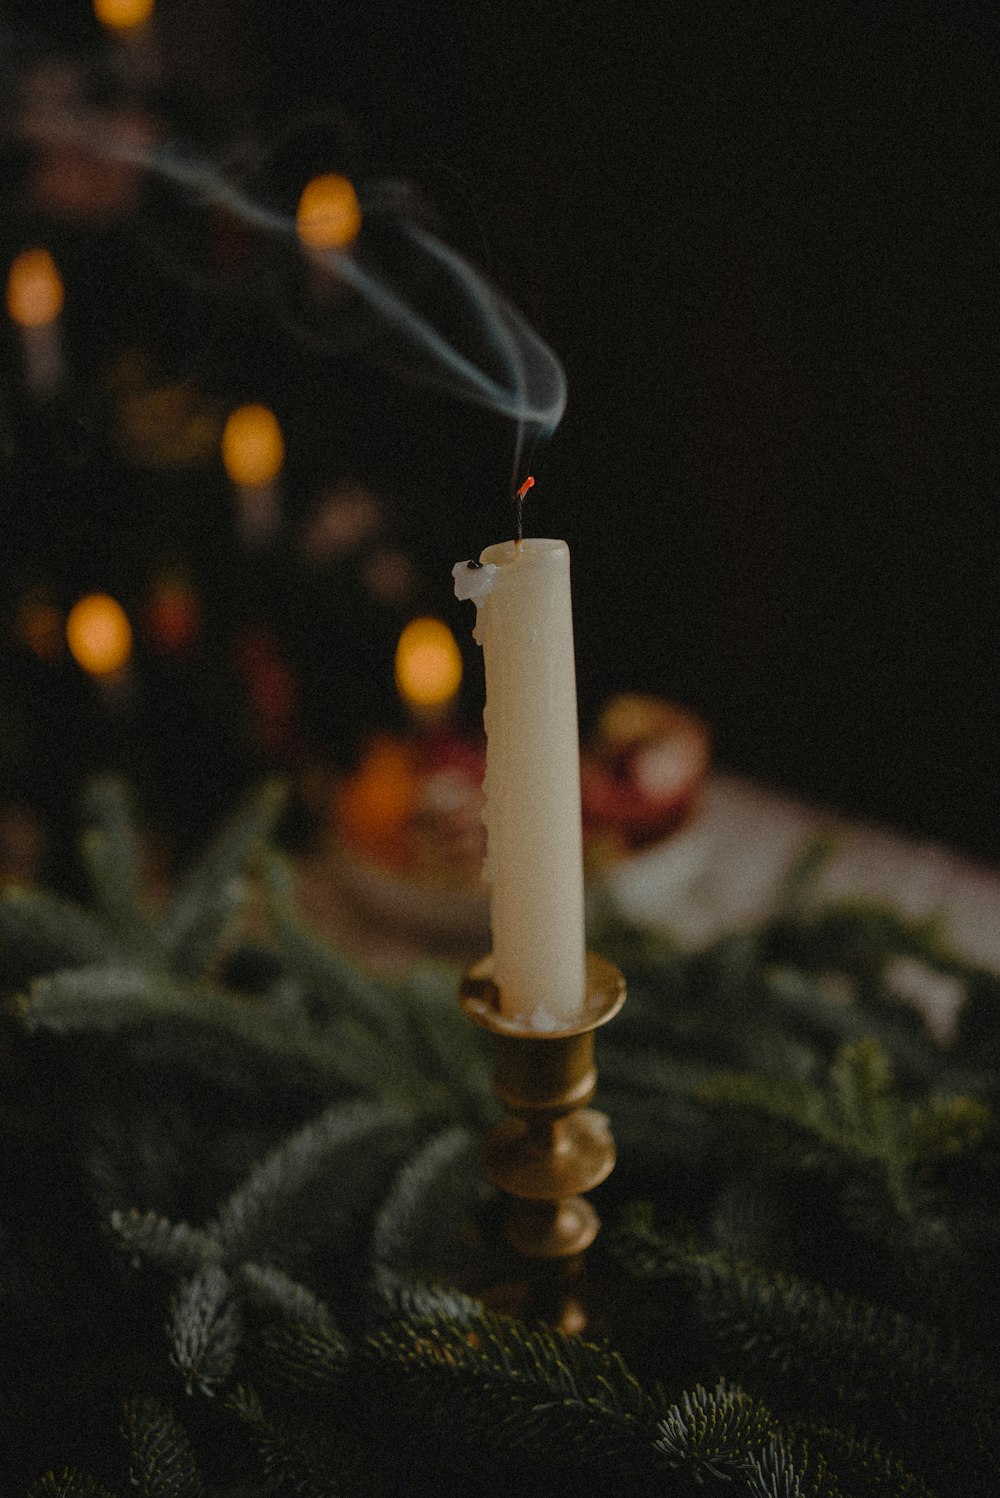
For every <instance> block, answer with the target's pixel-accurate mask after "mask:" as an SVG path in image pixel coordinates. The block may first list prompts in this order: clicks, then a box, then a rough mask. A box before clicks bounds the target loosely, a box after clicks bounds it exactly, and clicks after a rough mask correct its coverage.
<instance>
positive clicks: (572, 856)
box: [453, 538, 586, 1030]
mask: <svg viewBox="0 0 1000 1498" xmlns="http://www.w3.org/2000/svg"><path fill="white" fill-rule="evenodd" d="M480 560H481V566H479V567H476V566H475V564H470V563H468V562H459V563H458V564H457V565H456V566H455V567H454V568H453V575H454V577H455V592H456V594H457V595H458V597H459V598H471V599H472V600H473V601H474V602H475V604H476V607H477V610H478V618H477V621H476V630H475V638H476V640H477V641H478V642H479V644H480V645H481V646H482V647H483V658H484V662H485V666H486V709H485V712H484V714H483V719H484V722H485V724H486V735H487V744H486V781H485V791H486V810H485V812H484V818H485V822H486V838H487V847H486V864H485V866H484V869H483V875H484V878H485V879H486V880H487V881H488V882H489V884H490V885H491V893H490V919H491V924H492V928H493V970H494V979H495V982H496V984H497V987H498V989H499V992H500V1008H501V1013H503V1014H504V1015H506V1016H507V1017H508V1018H510V1019H516V1020H519V1021H520V1022H521V1023H523V1024H526V1025H529V1026H531V1027H532V1028H534V1029H538V1030H554V1029H561V1028H563V1027H564V1026H568V1025H571V1024H573V1023H575V1022H576V1021H577V1020H579V1019H580V1018H582V1015H583V1008H584V994H585V986H586V946H585V939H584V926H583V832H582V823H581V815H580V736H579V727H578V723H577V712H576V674H575V670H574V662H573V615H572V608H571V604H570V588H569V548H568V547H567V545H566V543H565V541H547V540H542V539H538V538H529V539H528V540H525V541H522V542H520V543H517V542H514V541H506V542H503V543H501V544H500V545H498V546H488V547H487V548H486V550H485V551H484V552H483V554H482V557H481V559H480Z"/></svg>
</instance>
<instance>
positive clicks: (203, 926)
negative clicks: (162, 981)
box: [158, 782, 286, 978]
mask: <svg viewBox="0 0 1000 1498" xmlns="http://www.w3.org/2000/svg"><path fill="white" fill-rule="evenodd" d="M285 799H286V797H285V791H284V788H283V787H282V786H281V785H279V784H278V783H277V782H271V783H269V784H267V785H265V786H263V787H262V788H261V789H260V790H259V791H258V792H257V794H256V795H255V796H254V797H253V798H252V799H251V801H250V802H249V803H248V804H247V805H246V806H245V807H243V808H242V809H241V811H240V812H239V814H238V815H237V816H236V817H234V818H233V820H232V821H231V822H230V824H229V826H228V827H227V828H226V829H225V831H224V832H223V833H222V835H221V836H220V837H219V839H218V840H217V841H216V842H215V843H214V844H213V846H212V847H211V848H209V849H208V851H207V852H206V853H205V854H204V855H203V857H202V858H201V859H200V860H199V861H198V863H197V864H196V866H195V868H194V869H193V870H192V872H191V873H190V874H189V875H188V877H187V879H186V880H185V881H184V883H183V885H182V886H181V888H180V889H179V890H178V891H177V893H176V894H175V895H174V897H173V899H172V900H171V901H170V904H169V905H168V906H167V909H166V910H165V912H164V914H163V916H162V918H161V920H160V923H159V927H158V934H159V939H160V942H161V943H162V945H163V948H164V950H165V952H166V953H167V957H168V960H169V962H170V966H171V968H172V969H173V970H174V971H176V972H178V973H181V974H183V975H185V976H187V977H189V978H201V977H204V976H205V974H206V973H207V972H208V970H209V968H210V967H211V965H212V963H213V962H214V961H215V960H216V958H217V956H218V953H219V949H220V947H221V945H222V943H223V940H224V939H225V937H226V935H227V933H228V932H229V931H230V929H231V927H232V925H233V922H234V920H235V918H236V916H237V915H238V914H240V912H241V911H242V910H243V908H244V907H245V905H246V903H247V900H248V898H249V893H250V886H249V883H248V880H247V870H248V868H249V866H250V865H251V864H252V863H253V862H254V861H255V860H259V859H260V858H261V857H262V855H263V851H264V847H265V844H266V842H267V839H268V838H269V837H270V835H271V833H272V831H273V829H274V827H275V825H276V823H277V821H278V818H279V816H280V815H281V812H282V809H283V807H284V804H285Z"/></svg>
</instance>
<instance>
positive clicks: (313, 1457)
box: [226, 1385, 353, 1498]
mask: <svg viewBox="0 0 1000 1498" xmlns="http://www.w3.org/2000/svg"><path fill="white" fill-rule="evenodd" d="M226 1407H227V1409H229V1410H230V1411H231V1412H232V1413H233V1414H235V1415H236V1416H237V1417H238V1419H239V1420H240V1421H241V1423H242V1424H243V1425H244V1426H245V1427H246V1428H247V1430H248V1431H249V1434H250V1436H251V1438H252V1440H253V1442H254V1445H255V1446H256V1448H257V1451H258V1453H259V1455H260V1457H261V1460H262V1462H263V1466H264V1471H265V1473H266V1475H267V1478H268V1480H269V1482H270V1483H271V1484H273V1488H272V1491H274V1492H282V1493H283V1492H286V1491H290V1492H293V1493H295V1494H297V1495H299V1498H339V1495H340V1494H341V1493H342V1492H344V1491H345V1489H344V1488H343V1486H342V1478H343V1476H344V1448H345V1446H346V1444H347V1443H346V1442H345V1440H344V1438H343V1436H338V1435H337V1434H334V1432H333V1431H332V1430H331V1428H330V1424H329V1422H328V1421H327V1422H321V1421H319V1420H316V1419H310V1418H309V1416H308V1415H306V1414H304V1413H303V1412H301V1411H297V1412H296V1414H295V1415H294V1416H292V1417H289V1416H288V1415H269V1414H267V1413H266V1412H265V1410H264V1407H263V1405H262V1404H261V1401H260V1398H259V1397H258V1395H257V1394H256V1392H255V1391H254V1390H253V1389H250V1388H247V1387H245V1386H242V1385H241V1386H239V1387H237V1388H236V1389H235V1390H234V1391H233V1392H232V1393H231V1394H230V1395H229V1396H228V1398H227V1400H226ZM352 1487H353V1484H352Z"/></svg>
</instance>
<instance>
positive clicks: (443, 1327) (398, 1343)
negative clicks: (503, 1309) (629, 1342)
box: [361, 1317, 660, 1488]
mask: <svg viewBox="0 0 1000 1498" xmlns="http://www.w3.org/2000/svg"><path fill="white" fill-rule="evenodd" d="M361 1357H362V1359H363V1362H364V1363H365V1364H367V1366H368V1367H369V1368H370V1369H371V1370H372V1372H373V1373H376V1374H377V1375H378V1377H377V1383H376V1385H375V1388H376V1389H377V1390H379V1391H384V1397H388V1398H390V1399H391V1400H392V1401H393V1403H394V1406H395V1408H396V1409H397V1411H398V1414H399V1418H400V1419H401V1420H404V1419H405V1420H406V1421H407V1422H408V1424H409V1426H410V1428H411V1431H412V1432H413V1433H416V1434H419V1433H420V1432H426V1431H427V1429H436V1430H438V1431H439V1432H440V1437H439V1439H440V1441H441V1443H442V1447H445V1446H449V1447H450V1446H452V1445H453V1444H454V1443H457V1445H458V1447H459V1448H460V1449H461V1450H463V1451H465V1452H466V1453H469V1452H472V1451H476V1450H480V1451H481V1452H484V1453H485V1452H487V1451H488V1452H491V1453H495V1454H501V1453H503V1454H506V1457H507V1458H509V1457H510V1456H511V1455H513V1454H516V1455H518V1456H520V1457H523V1458H526V1459H528V1460H530V1461H532V1462H536V1463H537V1462H540V1463H543V1464H544V1465H545V1466H546V1467H550V1468H556V1469H558V1468H559V1467H567V1466H572V1467H577V1468H578V1467H579V1466H580V1465H581V1464H588V1465H590V1464H592V1465H593V1467H594V1470H595V1475H596V1474H597V1473H601V1472H605V1471H607V1472H611V1471H612V1470H613V1471H614V1472H615V1473H616V1475H617V1478H618V1480H620V1481H621V1482H622V1484H623V1486H624V1487H626V1488H627V1486H628V1482H629V1474H631V1475H632V1476H638V1474H640V1473H646V1474H648V1473H650V1472H651V1471H653V1470H654V1469H655V1467H656V1465H657V1462H658V1459H659V1457H658V1453H657V1452H656V1451H655V1449H654V1442H655V1439H656V1435H657V1424H656V1421H657V1416H658V1415H659V1413H660V1411H659V1409H658V1408H657V1406H656V1404H655V1403H654V1401H652V1400H651V1399H650V1398H649V1397H648V1396H647V1395H646V1394H645V1393H644V1391H643V1390H642V1389H641V1388H640V1386H639V1384H638V1383H637V1382H636V1381H635V1379H634V1378H633V1377H632V1376H631V1374H630V1373H629V1372H628V1370H627V1369H626V1367H625V1365H624V1363H623V1362H622V1360H621V1358H620V1357H618V1355H617V1354H616V1353H614V1352H612V1351H611V1350H610V1349H607V1348H600V1347H595V1346H592V1345H591V1344H589V1343H586V1342H582V1341H580V1340H579V1339H577V1338H569V1337H563V1336H561V1335H560V1334H559V1333H557V1332H552V1331H548V1330H544V1329H539V1330H529V1329H528V1328H525V1327H522V1326H520V1325H519V1324H518V1323H516V1322H511V1321H506V1320H504V1319H502V1318H492V1317H482V1318H480V1320H479V1321H478V1323H476V1322H468V1321H466V1320H464V1319H463V1321H461V1322H459V1323H457V1324H456V1323H450V1322H448V1321H446V1320H438V1319H436V1318H424V1319H420V1320H414V1321H409V1322H405V1323H402V1324H400V1325H397V1326H395V1327H393V1328H390V1329H389V1330H387V1331H384V1332H381V1333H378V1334H377V1335H375V1336H373V1337H370V1338H369V1339H368V1341H367V1342H366V1343H365V1345H364V1347H363V1349H362V1352H361ZM374 1397H379V1395H378V1394H375V1395H374Z"/></svg>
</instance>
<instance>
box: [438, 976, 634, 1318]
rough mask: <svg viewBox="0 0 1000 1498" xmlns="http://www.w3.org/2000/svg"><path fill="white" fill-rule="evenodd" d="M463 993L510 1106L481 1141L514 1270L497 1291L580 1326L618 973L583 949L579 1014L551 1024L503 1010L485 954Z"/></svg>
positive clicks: (506, 1301) (514, 1305)
mask: <svg viewBox="0 0 1000 1498" xmlns="http://www.w3.org/2000/svg"><path fill="white" fill-rule="evenodd" d="M460 997H461V1003H462V1007H463V1009H464V1010H465V1013H466V1014H467V1015H468V1016H469V1018H470V1019H471V1020H473V1021H474V1022H475V1023H476V1024H478V1025H481V1026H482V1027H483V1028H484V1029H486V1030H489V1031H490V1033H491V1034H492V1036H493V1046H494V1088H495V1092H496V1095H497V1097H498V1098H499V1099H500V1101H501V1103H503V1105H504V1107H505V1108H506V1110H507V1113H506V1116H505V1117H504V1118H502V1119H501V1120H500V1121H499V1123H497V1124H495V1125H494V1126H493V1128H492V1129H491V1130H490V1131H489V1133H488V1134H487V1135H486V1138H485V1139H484V1141H483V1169H484V1171H485V1173H486V1176H487V1178H488V1179H489V1180H490V1181H491V1182H492V1183H493V1184H494V1185H495V1186H496V1187H498V1189H499V1190H500V1191H501V1192H502V1193H503V1194H504V1196H505V1197H506V1198H507V1209H506V1214H505V1222H504V1238H505V1240H506V1243H507V1245H508V1246H509V1248H510V1249H512V1250H513V1251H514V1254H515V1255H516V1256H517V1258H518V1260H519V1263H520V1269H521V1277H520V1282H519V1283H517V1284H514V1285H507V1286H504V1287H502V1288H500V1289H499V1293H498V1294H497V1295H496V1296H495V1297H494V1299H495V1300H496V1301H497V1303H498V1304H499V1305H502V1306H503V1308H504V1309H508V1310H509V1309H517V1310H519V1311H520V1313H521V1314H522V1315H524V1316H525V1317H526V1319H536V1318H537V1319H541V1320H545V1321H548V1322H550V1323H551V1324H553V1325H555V1326H557V1327H558V1328H559V1329H560V1330H562V1331H572V1332H578V1331H580V1330H582V1328H583V1326H584V1325H585V1324H586V1320H587V1316H586V1311H585V1309H584V1306H583V1303H582V1300H581V1297H580V1296H579V1295H578V1294H577V1293H576V1287H577V1286H578V1283H579V1280H580V1276H581V1271H582V1265H583V1255H584V1253H585V1251H586V1250H587V1249H588V1248H589V1247H590V1245H591V1244H592V1243H593V1241H594V1239H595V1238H596V1236H597V1233H598V1230H599V1227H600V1220H599V1218H598V1216H597V1213H596V1212H595V1210H594V1208H593V1207H592V1206H591V1204H590V1202H588V1201H587V1200H585V1198H584V1197H583V1195H582V1193H583V1192H585V1191H591V1190H593V1188H594V1187H595V1186H598V1185H600V1183H601V1182H602V1181H603V1180H605V1179H606V1177H607V1176H608V1175H610V1173H611V1171H612V1169H613V1168H614V1164H615V1145H614V1139H613V1138H612V1135H611V1130H610V1128H609V1126H608V1121H607V1119H606V1118H605V1117H604V1115H603V1114H602V1113H597V1112H595V1111H593V1110H592V1109H590V1108H588V1107H587V1104H588V1103H589V1102H590V1101H591V1099H592V1098H593V1096H594V1090H595V1087H596V1084H597V1071H596V1069H595V1066H594V1031H595V1030H596V1029H598V1028H599V1027H600V1026H601V1025H603V1024H606V1023H607V1021H608V1020H610V1019H612V1018H613V1017H614V1015H616V1014H617V1013H618V1011H619V1009H620V1008H621V1006H622V1004H623V1003H624V1001H625V980H624V978H623V977H622V975H621V973H619V972H618V970H617V968H615V967H612V965H611V964H610V963H608V962H605V961H604V959H603V958H600V957H597V956H595V955H594V954H593V953H590V954H588V957H587V990H586V996H585V1000H584V1004H583V1009H582V1012H581V1015H580V1018H579V1020H578V1021H576V1022H575V1023H574V1024H572V1025H565V1026H564V1027H563V1028H561V1029H558V1030H551V1031H541V1030H535V1029H531V1028H530V1027H529V1026H527V1025H525V1024H524V1023H523V1021H520V1020H512V1019H509V1018H507V1017H506V1016H504V1015H503V1014H502V1013H501V1011H500V997H499V994H498V992H497V988H496V985H495V983H494V981H493V963H492V958H484V959H483V960H482V961H481V962H479V963H477V964H476V965H475V966H474V967H472V968H471V969H470V970H469V972H468V973H467V974H466V977H465V979H464V981H463V983H462V987H461V993H460Z"/></svg>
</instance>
